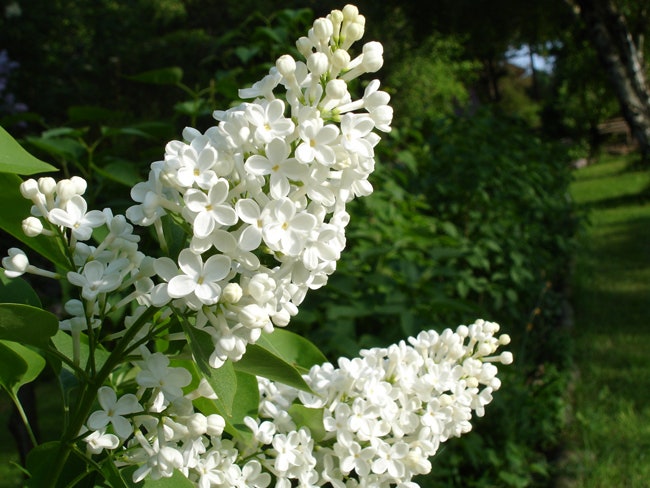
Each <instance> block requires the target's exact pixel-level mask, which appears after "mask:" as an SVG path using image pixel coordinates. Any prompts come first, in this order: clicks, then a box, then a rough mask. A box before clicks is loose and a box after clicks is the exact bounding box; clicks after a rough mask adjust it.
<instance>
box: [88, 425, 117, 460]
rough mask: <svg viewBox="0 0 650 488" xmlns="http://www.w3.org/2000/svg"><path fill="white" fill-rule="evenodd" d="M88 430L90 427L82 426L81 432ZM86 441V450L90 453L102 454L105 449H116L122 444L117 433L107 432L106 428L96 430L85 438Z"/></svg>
mask: <svg viewBox="0 0 650 488" xmlns="http://www.w3.org/2000/svg"><path fill="white" fill-rule="evenodd" d="M85 432H88V429H86V428H82V432H81V434H83V433H85ZM83 440H84V442H85V443H86V450H87V451H88V453H89V454H101V452H102V451H104V449H110V450H112V449H116V448H117V446H119V445H120V440H119V439H118V437H117V436H116V435H115V434H107V433H106V430H105V429H99V430H94V431H93V432H92V433H90V434H89V435H87V436H86V437H84V438H83Z"/></svg>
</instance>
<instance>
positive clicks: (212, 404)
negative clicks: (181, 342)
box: [185, 363, 260, 444]
mask: <svg viewBox="0 0 650 488" xmlns="http://www.w3.org/2000/svg"><path fill="white" fill-rule="evenodd" d="M226 364H227V363H226ZM185 367H187V366H185ZM187 369H188V370H190V371H192V368H187ZM220 369H221V368H220ZM194 371H196V369H194ZM217 371H218V370H217ZM235 374H236V385H237V388H236V391H235V395H234V401H233V404H232V410H231V412H230V413H225V412H224V411H223V409H222V408H221V407H220V406H219V403H218V400H210V399H208V398H204V397H201V398H197V399H196V400H194V402H193V403H194V405H195V406H196V408H198V409H199V411H201V412H202V413H203V414H204V415H210V414H213V413H217V414H219V415H221V416H222V417H223V418H224V420H225V421H226V428H225V430H226V432H228V433H229V434H230V435H232V436H233V437H235V438H237V439H240V440H242V441H243V442H244V444H246V443H247V442H248V440H250V438H251V436H252V433H251V431H250V429H249V428H248V427H247V426H246V424H244V417H246V416H249V417H253V418H255V417H257V415H258V410H259V403H260V394H259V387H258V385H257V378H255V376H252V375H249V374H246V373H242V372H239V371H237V372H236V373H235Z"/></svg>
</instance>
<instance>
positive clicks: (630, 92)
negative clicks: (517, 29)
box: [569, 0, 650, 162]
mask: <svg viewBox="0 0 650 488" xmlns="http://www.w3.org/2000/svg"><path fill="white" fill-rule="evenodd" d="M569 1H570V0H569ZM571 3H573V5H574V6H575V7H576V10H577V12H578V14H579V15H580V18H581V19H582V21H583V22H584V23H585V26H586V28H587V31H588V34H589V37H590V40H591V43H592V45H593V47H594V48H595V49H596V52H597V53H598V58H599V59H600V62H601V64H602V65H603V68H604V69H605V71H606V73H607V76H608V78H609V81H610V83H611V84H612V86H613V88H614V91H615V93H616V96H617V98H618V101H619V104H620V106H621V112H622V114H623V117H624V118H625V120H626V121H627V123H628V124H629V126H630V129H631V131H632V135H633V136H634V138H635V139H636V140H637V142H638V143H639V147H640V150H641V157H642V159H643V161H644V162H649V161H650V92H649V91H648V84H647V81H646V76H645V66H644V63H643V53H641V52H640V50H639V49H638V47H637V46H636V44H635V42H634V37H633V36H632V33H631V32H630V30H629V28H628V26H627V23H626V21H625V18H624V17H623V15H621V14H620V13H619V12H618V10H617V9H616V7H615V5H614V3H613V2H612V1H611V0H573V2H571Z"/></svg>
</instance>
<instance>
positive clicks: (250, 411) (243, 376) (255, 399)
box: [226, 371, 260, 431]
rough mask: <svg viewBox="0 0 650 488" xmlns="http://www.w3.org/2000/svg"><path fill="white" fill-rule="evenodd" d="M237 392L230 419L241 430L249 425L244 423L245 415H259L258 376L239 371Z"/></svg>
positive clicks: (246, 428) (246, 429)
mask: <svg viewBox="0 0 650 488" xmlns="http://www.w3.org/2000/svg"><path fill="white" fill-rule="evenodd" d="M236 374H237V393H236V394H235V401H234V402H233V406H232V416H231V417H230V419H226V420H229V421H230V423H231V424H232V425H233V426H235V427H236V428H237V429H238V430H239V431H241V430H242V429H244V430H245V431H248V427H246V425H245V424H244V417H247V416H248V417H253V418H255V417H257V416H258V411H259V407H260V391H259V387H258V385H257V378H256V377H255V376H253V375H250V374H247V373H243V372H241V371H237V373H236Z"/></svg>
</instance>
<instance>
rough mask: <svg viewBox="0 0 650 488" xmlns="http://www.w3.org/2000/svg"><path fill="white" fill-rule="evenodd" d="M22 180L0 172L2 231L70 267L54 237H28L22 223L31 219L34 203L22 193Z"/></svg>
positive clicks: (48, 257) (50, 258)
mask: <svg viewBox="0 0 650 488" xmlns="http://www.w3.org/2000/svg"><path fill="white" fill-rule="evenodd" d="M21 183H22V180H21V179H20V177H19V176H17V175H12V174H8V173H1V172H0V188H1V189H2V191H0V209H2V210H1V211H0V229H2V230H4V231H5V232H7V233H8V234H11V235H12V236H14V237H15V238H16V239H18V240H19V241H21V242H23V243H25V244H26V245H27V246H29V247H30V248H32V249H33V250H34V251H36V252H37V253H39V254H40V255H41V256H44V257H45V258H47V259H49V260H50V261H51V262H53V263H54V264H57V265H59V266H61V267H63V268H67V267H68V266H69V264H68V260H67V259H66V257H65V255H64V254H63V251H62V249H61V247H60V246H59V241H58V240H56V239H53V238H52V237H46V236H38V237H27V236H26V235H25V233H24V232H23V228H22V221H23V220H24V219H25V218H26V217H29V215H30V213H29V212H30V208H31V206H32V203H31V202H30V201H29V200H26V199H25V198H24V197H23V196H22V195H21V193H20V184H21Z"/></svg>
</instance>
